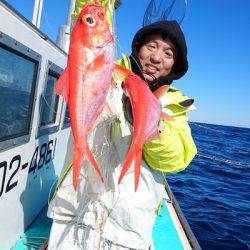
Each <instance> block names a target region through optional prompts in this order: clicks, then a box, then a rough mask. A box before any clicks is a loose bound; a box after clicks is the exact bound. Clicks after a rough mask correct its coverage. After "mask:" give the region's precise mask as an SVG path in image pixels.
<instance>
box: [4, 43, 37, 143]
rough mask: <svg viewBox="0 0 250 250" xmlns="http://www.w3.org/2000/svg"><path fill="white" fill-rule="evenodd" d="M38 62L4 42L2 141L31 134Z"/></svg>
mask: <svg viewBox="0 0 250 250" xmlns="http://www.w3.org/2000/svg"><path fill="white" fill-rule="evenodd" d="M37 70H38V62H37V61H35V60H33V59H31V58H29V57H28V56H26V55H24V54H21V53H20V52H18V51H16V50H14V49H12V48H10V47H7V46H6V45H4V44H1V43H0V93H1V98H0V141H5V140H8V139H11V138H16V137H19V136H22V135H27V134H29V131H30V123H31V114H32V106H33V99H34V93H35V82H36V77H37Z"/></svg>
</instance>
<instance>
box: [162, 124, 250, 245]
mask: <svg viewBox="0 0 250 250" xmlns="http://www.w3.org/2000/svg"><path fill="white" fill-rule="evenodd" d="M190 125H191V129H192V134H193V137H194V140H195V142H196V145H197V148H198V153H199V156H197V157H196V158H195V159H194V160H193V161H192V163H191V164H190V165H189V167H188V168H187V169H186V170H185V171H183V172H181V173H178V174H174V175H168V177H167V179H168V183H169V185H170V186H171V189H172V191H173V192H174V195H175V197H176V199H177V201H178V203H179V205H180V207H181V209H182V211H183V213H184V215H185V216H186V218H187V220H188V222H189V225H190V227H191V229H192V230H193V232H194V235H195V236H196V238H197V240H198V242H199V243H200V245H201V247H202V249H250V129H248V128H238V127H229V126H220V125H209V124H201V123H191V124H190Z"/></svg>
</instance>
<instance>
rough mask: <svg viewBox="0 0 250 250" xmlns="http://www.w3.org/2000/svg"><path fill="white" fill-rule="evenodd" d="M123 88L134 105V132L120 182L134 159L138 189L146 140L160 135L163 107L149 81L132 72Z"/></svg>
mask: <svg viewBox="0 0 250 250" xmlns="http://www.w3.org/2000/svg"><path fill="white" fill-rule="evenodd" d="M122 88H123V90H124V91H125V93H126V94H127V95H128V96H129V98H130V102H131V105H132V112H133V126H134V132H133V138H132V143H131V146H130V149H129V151H128V154H127V156H126V159H125V162H124V164H123V168H122V171H121V174H120V177H119V181H118V183H119V184H120V182H121V180H122V178H123V176H124V175H125V173H126V172H127V170H128V169H129V167H130V166H131V164H132V162H133V161H134V171H135V191H136V190H137V187H138V183H139V177H140V168H141V158H142V147H143V144H144V143H145V142H147V141H150V140H152V139H154V138H157V137H158V136H159V131H158V123H159V120H160V117H161V107H160V103H159V101H158V99H157V98H156V97H155V95H154V94H153V93H152V92H151V90H150V89H149V87H148V85H147V83H146V82H144V81H143V80H142V79H141V78H140V77H139V76H137V75H135V74H134V73H132V72H130V73H128V74H127V76H126V78H125V81H124V82H123V84H122Z"/></svg>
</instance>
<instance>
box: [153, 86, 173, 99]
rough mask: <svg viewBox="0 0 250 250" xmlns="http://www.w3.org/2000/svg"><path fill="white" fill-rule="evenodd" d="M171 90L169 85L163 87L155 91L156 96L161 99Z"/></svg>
mask: <svg viewBox="0 0 250 250" xmlns="http://www.w3.org/2000/svg"><path fill="white" fill-rule="evenodd" d="M168 90H169V85H163V86H161V87H160V88H158V89H157V90H155V91H154V95H155V96H156V97H157V98H158V99H159V98H160V97H162V96H163V95H164V94H165V93H166V92H167V91H168Z"/></svg>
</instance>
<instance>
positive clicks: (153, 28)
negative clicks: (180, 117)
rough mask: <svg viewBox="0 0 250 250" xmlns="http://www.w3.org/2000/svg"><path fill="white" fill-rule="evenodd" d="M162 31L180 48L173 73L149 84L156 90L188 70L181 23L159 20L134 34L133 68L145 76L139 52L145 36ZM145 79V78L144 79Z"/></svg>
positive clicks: (131, 56)
mask: <svg viewBox="0 0 250 250" xmlns="http://www.w3.org/2000/svg"><path fill="white" fill-rule="evenodd" d="M157 32H161V33H163V34H164V35H166V36H167V37H169V39H170V40H171V41H172V42H173V43H174V44H175V46H176V47H177V50H178V54H177V55H178V56H177V60H176V62H175V64H174V66H173V68H172V71H171V73H170V74H169V75H168V76H165V77H160V78H158V79H156V80H155V81H154V82H150V84H149V86H150V87H151V88H153V89H151V90H155V89H157V88H158V87H160V86H162V85H165V84H171V83H172V82H173V80H176V79H179V78H181V77H182V76H183V75H185V73H186V72H187V70H188V61H187V45H186V41H185V37H184V34H183V32H182V30H181V28H180V25H179V24H178V23H177V22H176V21H159V22H155V23H152V24H150V25H148V26H145V27H143V28H141V29H140V30H139V31H138V32H137V33H136V34H135V36H134V39H133V42H132V54H131V55H130V61H131V66H132V70H133V71H134V72H135V73H136V74H138V75H139V76H140V77H142V78H143V79H144V77H143V74H142V72H141V68H142V67H141V64H140V62H139V59H138V52H139V50H140V48H141V46H142V45H143V43H144V42H145V38H146V37H147V36H148V35H151V34H152V33H157ZM144 80H145V79H144Z"/></svg>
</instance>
